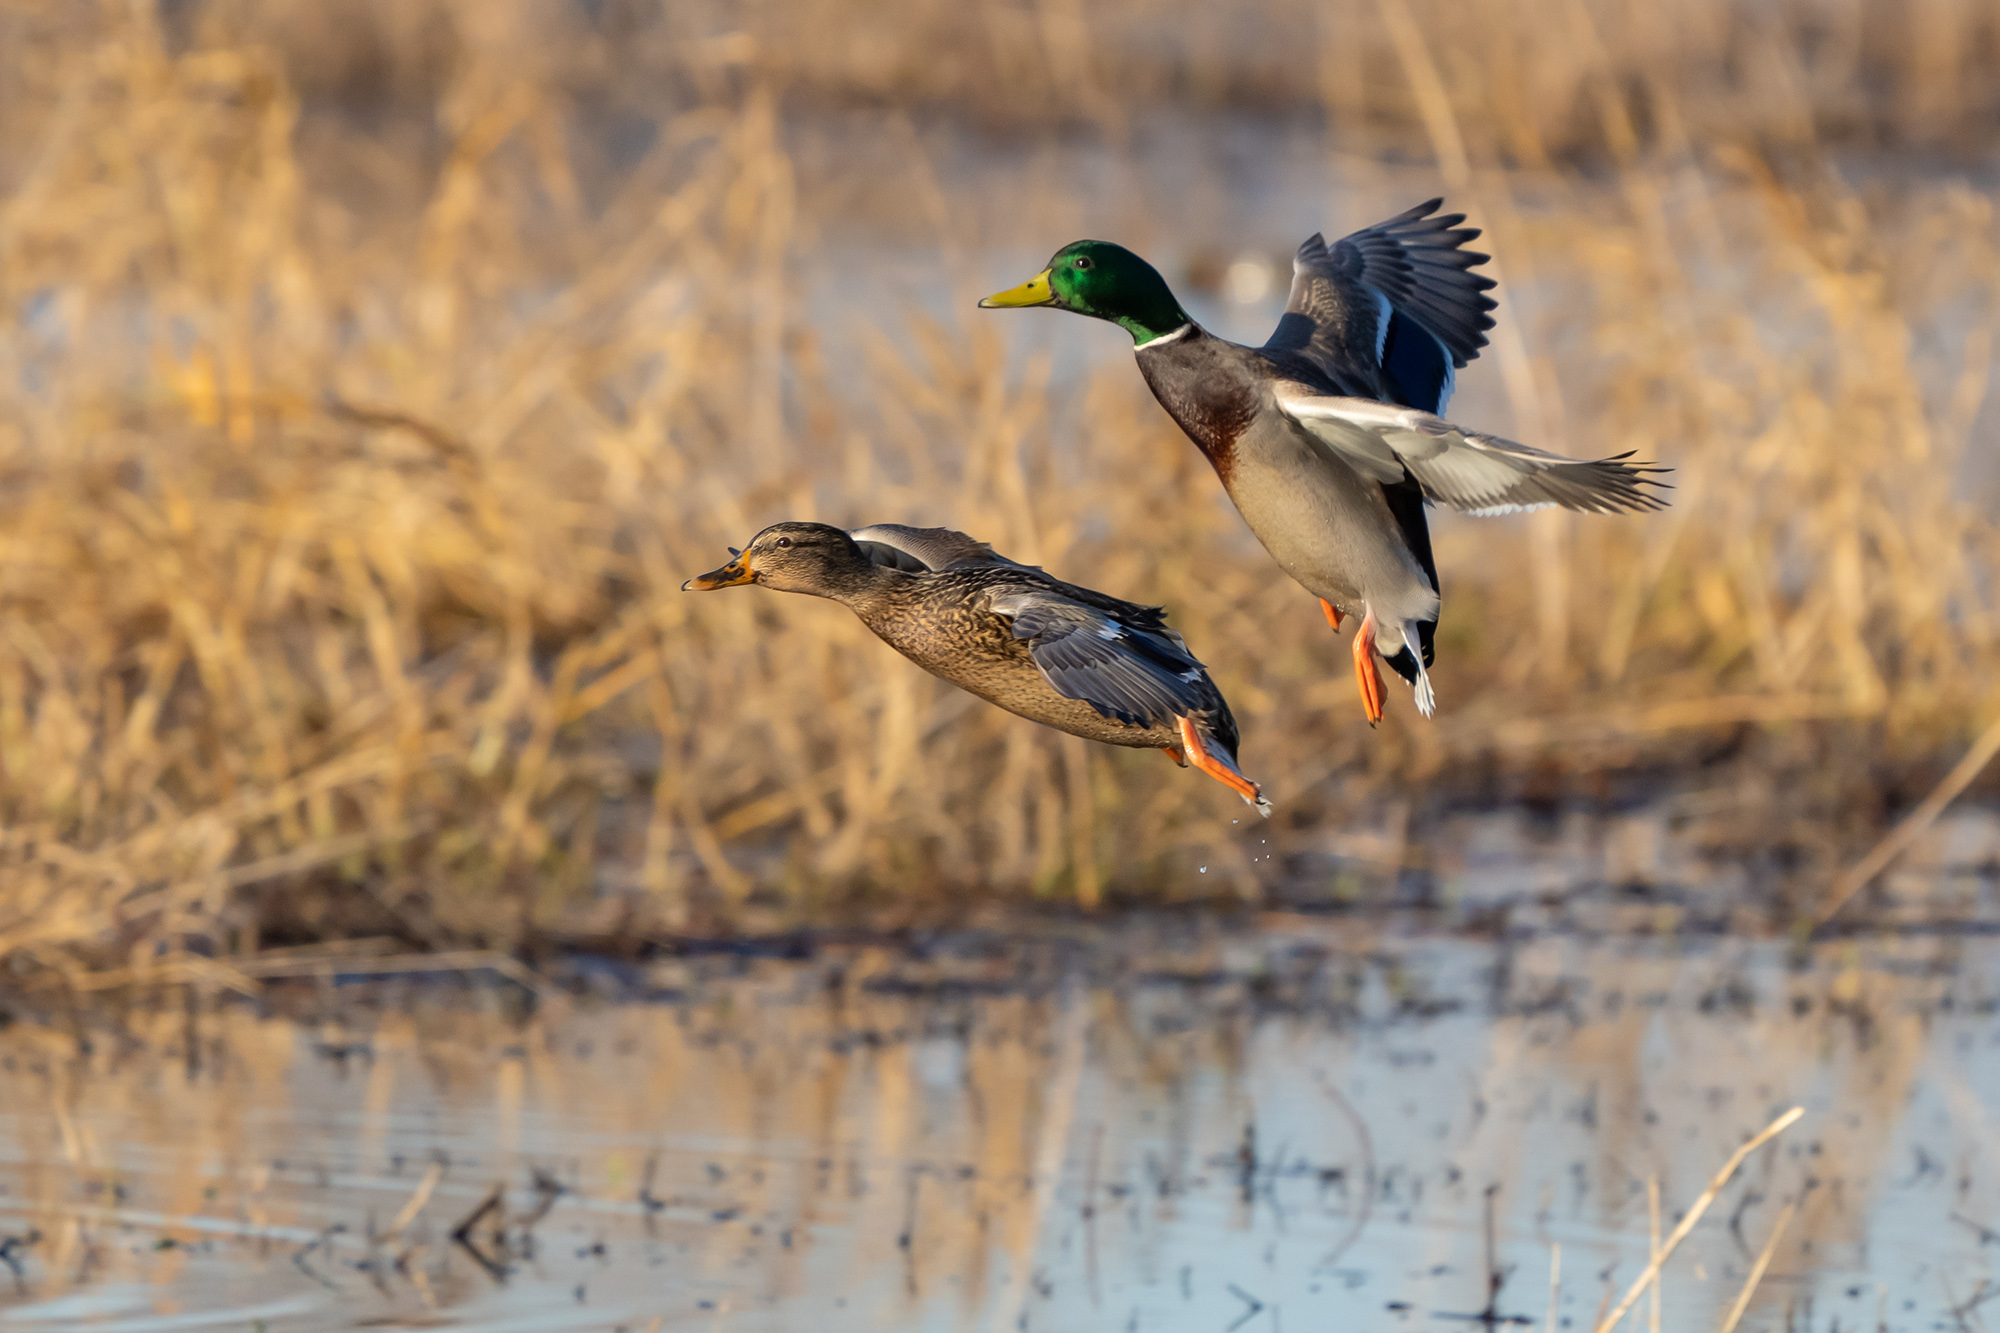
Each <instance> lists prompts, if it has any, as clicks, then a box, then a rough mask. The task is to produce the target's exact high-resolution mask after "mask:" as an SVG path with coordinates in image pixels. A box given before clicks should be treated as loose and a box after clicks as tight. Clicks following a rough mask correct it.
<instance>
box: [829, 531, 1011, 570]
mask: <svg viewBox="0 0 2000 1333" xmlns="http://www.w3.org/2000/svg"><path fill="white" fill-rule="evenodd" d="M847 535H848V536H850V537H852V538H853V539H854V540H855V542H856V544H858V545H859V546H860V547H861V549H862V551H863V552H864V553H866V554H867V556H868V558H869V559H871V560H873V561H874V562H875V563H876V564H878V565H889V566H891V567H893V568H897V569H907V570H909V571H911V572H912V573H922V572H923V571H925V570H930V571H933V572H935V571H938V570H945V569H962V568H965V567H967V566H973V565H1013V564H1014V563H1015V562H1014V561H1012V560H1009V559H1008V558H1007V557H1006V556H1004V555H1001V554H1000V553H999V552H998V551H996V550H994V549H993V547H992V545H991V544H990V543H988V542H982V541H979V540H978V539H976V538H973V537H968V536H967V535H966V534H964V533H962V532H958V531H955V530H953V529H951V528H912V527H905V526H904V525H903V524H901V523H871V524H870V525H868V526H867V527H865V528H855V529H853V530H851V531H850V532H849V533H848V534H847ZM1019 568H1023V569H1026V568H1031V566H1026V565H1022V566H1019Z"/></svg>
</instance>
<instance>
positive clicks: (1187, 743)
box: [1174, 717, 1264, 809]
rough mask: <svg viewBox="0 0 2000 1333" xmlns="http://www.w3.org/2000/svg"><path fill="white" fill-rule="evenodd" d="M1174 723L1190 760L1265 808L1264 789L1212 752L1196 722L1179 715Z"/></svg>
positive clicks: (1244, 797) (1225, 784)
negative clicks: (1202, 739) (1195, 726)
mask: <svg viewBox="0 0 2000 1333" xmlns="http://www.w3.org/2000/svg"><path fill="white" fill-rule="evenodd" d="M1174 725H1175V726H1176V727H1178V728H1180V733H1181V749H1182V750H1183V751H1185V752H1186V754H1187V757H1188V760H1189V762H1191V763H1192V764H1193V765H1194V766H1195V767H1196V768H1198V769H1200V770H1201V771H1202V772H1204V773H1206V774H1208V775H1209V776H1210V777H1212V778H1214V779H1215V780H1216V781H1217V782H1220V783H1221V784H1222V785H1223V786H1225V787H1227V788H1229V790H1231V791H1233V792H1235V793H1236V794H1237V795H1238V796H1241V797H1242V798H1243V799H1244V800H1246V801H1248V802H1250V804H1252V805H1254V806H1257V807H1258V808H1259V809H1263V808H1264V792H1263V790H1262V789H1261V788H1260V787H1258V785H1257V784H1256V783H1254V782H1252V781H1251V780H1250V779H1248V778H1246V777H1244V776H1243V775H1242V774H1241V773H1238V772H1235V771H1233V770H1232V769H1231V768H1230V767H1229V765H1227V764H1225V763H1223V762H1222V761H1221V760H1219V759H1217V758H1216V757H1215V756H1214V755H1212V754H1210V753H1209V752H1208V747H1207V746H1205V745H1203V744H1202V743H1201V733H1200V732H1198V731H1196V730H1195V729H1194V723H1192V722H1190V721H1188V720H1187V719H1186V718H1184V717H1177V718H1175V719H1174Z"/></svg>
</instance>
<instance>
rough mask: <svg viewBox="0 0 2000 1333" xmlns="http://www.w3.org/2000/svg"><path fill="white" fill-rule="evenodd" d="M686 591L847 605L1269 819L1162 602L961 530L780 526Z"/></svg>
mask: <svg viewBox="0 0 2000 1333" xmlns="http://www.w3.org/2000/svg"><path fill="white" fill-rule="evenodd" d="M729 554H730V557H731V558H730V561H729V563H728V564H726V565H724V566H722V568H720V569H717V570H712V571H711V572H709V573H707V574H703V575H701V576H700V577H699V578H692V579H689V580H688V581H687V582H686V583H683V584H682V585H681V589H682V591H684V592H707V591H710V590H712V589H716V588H733V587H737V586H740V585H742V584H746V583H761V584H763V585H764V586H765V587H768V588H776V589H777V590H779V591H780V592H802V593H808V594H810V595H812V596H814V597H826V598H830V599H831V600H833V601H836V602H839V603H840V604H841V605H842V606H845V607H846V608H847V609H848V610H850V611H852V612H854V614H855V615H857V616H859V617H861V623H862V624H864V625H866V626H868V628H869V629H871V630H873V631H874V632H875V635H876V637H878V638H880V639H881V640H882V641H883V642H884V643H886V644H888V645H889V646H890V647H891V648H894V649H895V650H896V651H897V652H899V653H901V654H902V655H903V656H905V657H907V658H909V659H910V660H911V661H912V662H915V663H916V664H917V665H918V666H920V667H922V668H923V669H924V670H926V671H928V672H930V673H931V674H932V675H934V676H940V677H942V678H944V679H945V680H948V681H950V682H951V683H952V684H954V685H956V686H958V687H959V688H960V689H963V690H967V691H969V692H971V693H973V694H976V695H978V696H979V697H980V698H982V699H985V700H986V701H988V702H989V703H994V704H998V705H999V706H1000V707H1002V708H1004V709H1006V710H1007V711H1008V712H1010V713H1014V714H1017V715H1019V716H1021V717H1025V718H1027V719H1028V720H1029V721H1031V722H1040V723H1042V724H1043V725H1044V726H1050V727H1054V728H1055V729H1056V730H1058V731H1066V732H1068V733H1070V734H1071V735H1072V736H1081V737H1083V738H1084V739H1085V740H1092V741H1103V742H1104V743H1105V744H1107V745H1125V746H1131V747H1133V748H1135V749H1155V750H1165V751H1166V752H1167V754H1168V755H1169V756H1170V757H1171V758H1172V759H1173V761H1174V762H1175V763H1177V764H1179V765H1180V766H1181V767H1182V768H1186V767H1187V766H1188V765H1189V764H1193V765H1194V766H1195V767H1196V768H1198V769H1200V770H1201V771H1202V772H1204V773H1206V774H1208V775H1209V776H1210V777H1212V778H1214V779H1215V780H1216V781H1218V782H1220V783H1222V784H1223V785H1224V786H1226V787H1228V788H1229V789H1230V790H1231V791H1233V792H1235V793H1236V794H1237V795H1239V796H1241V797H1242V798H1243V799H1244V800H1245V801H1247V802H1249V803H1250V804H1251V805H1254V806H1256V807H1257V812H1258V813H1259V814H1262V815H1266V816H1268V815H1269V814H1270V813H1271V805H1270V802H1268V801H1266V800H1265V799H1264V796H1263V793H1262V791H1260V790H1259V789H1258V786H1257V784H1256V783H1254V782H1252V781H1251V780H1250V779H1249V778H1246V777H1244V776H1243V773H1242V770H1241V769H1239V768H1237V766H1236V742H1237V738H1236V719H1235V718H1234V717H1232V716H1230V713H1229V704H1228V703H1227V702H1226V701H1225V700H1224V699H1223V697H1222V691H1220V690H1218V689H1217V688H1216V687H1215V682H1214V681H1213V680H1210V679H1209V675H1208V671H1207V670H1206V669H1205V668H1204V667H1203V666H1202V664H1201V663H1200V662H1197V661H1196V660H1195V659H1194V657H1193V655H1192V654H1190V653H1189V652H1188V649H1187V644H1186V643H1185V642H1183V641H1182V639H1181V636H1180V635H1179V634H1177V633H1175V632H1174V631H1173V630H1170V629H1168V628H1167V621H1166V614H1165V613H1164V612H1163V611H1162V610H1161V609H1160V608H1159V607H1157V606H1140V605H1138V604H1137V603H1134V602H1124V601H1120V600H1119V599H1118V598H1116V597H1108V596H1106V595H1105V594H1103V593H1101V592H1093V591H1091V590H1090V589H1089V588H1080V587H1078V586H1076V585H1075V584H1073V583H1064V582H1063V581H1062V580H1060V579H1055V578H1051V577H1049V575H1047V574H1045V573H1043V572H1042V571H1041V569H1039V568H1038V567H1035V566H1032V565H1021V564H1016V563H1015V562H1014V561H1012V560H1009V559H1007V557H1005V556H1003V555H1001V554H999V553H998V552H997V551H995V550H994V549H993V548H992V547H991V546H989V545H988V544H987V543H985V542H982V541H975V540H973V539H972V538H971V537H968V536H966V535H965V534H964V533H962V532H953V531H952V530H951V529H949V528H906V527H903V526H901V525H900V524H896V523H878V524H875V525H874V526H872V527H866V528H857V529H855V530H854V531H853V532H843V531H842V530H841V529H839V528H836V527H830V526H828V525H827V524H824V523H774V524H772V525H771V526H770V527H768V528H765V529H764V530H763V531H762V532H760V533H758V534H757V535H756V536H755V537H753V538H751V539H750V545H749V546H748V547H746V548H745V549H743V550H741V551H738V550H737V549H736V548H734V547H731V548H730V551H729Z"/></svg>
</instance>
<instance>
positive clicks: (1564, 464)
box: [1278, 394, 1671, 514]
mask: <svg viewBox="0 0 2000 1333" xmlns="http://www.w3.org/2000/svg"><path fill="white" fill-rule="evenodd" d="M1278 406H1279V407H1280V408H1281V409H1282V410H1283V411H1284V412H1285V414H1286V415H1288V416H1290V417H1291V418H1292V419H1293V420H1294V421H1296V422H1298V423H1299V425H1301V426H1303V427H1304V428H1305V429H1306V430H1307V431H1308V432H1309V433H1310V434H1312V435H1313V436H1314V437H1315V438H1316V439H1318V440H1319V441H1320V442H1321V443H1323V444H1325V445H1327V446H1328V447H1329V448H1331V449H1333V450H1334V451H1335V452H1336V453H1338V454H1339V455H1340V456H1341V458H1342V459H1343V460H1344V461H1346V462H1348V463H1349V464H1351V465H1352V466H1354V467H1355V468H1356V469H1357V470H1359V471H1361V472H1363V473H1364V474H1365V475H1368V476H1372V477H1376V478H1377V479H1378V480H1380V479H1381V475H1380V474H1381V472H1382V471H1383V470H1384V468H1385V465H1386V463H1387V461H1388V460H1389V459H1394V460H1395V461H1396V462H1397V463H1398V464H1399V465H1400V466H1401V467H1402V468H1404V469H1406V470H1407V472H1408V475H1409V476H1410V477H1411V478H1413V479H1415V481H1416V483H1417V484H1418V485H1419V486H1421V487H1423V491H1424V494H1425V495H1426V496H1427V497H1429V498H1430V499H1432V500H1435V501H1437V502H1439V503H1440V504H1448V505H1450V506H1451V507H1452V508H1454V509H1459V510H1463V511H1464V512H1466V513H1468V514H1504V513H1508V512H1510V511H1513V510H1519V509H1542V508H1546V507H1547V506H1550V505H1560V506H1562V507H1563V508H1564V509H1574V510H1577V511H1578V512H1581V513H1598V514H1612V513H1619V512H1626V511H1635V510H1645V509H1664V508H1666V504H1667V502H1666V500H1665V499H1663V498H1662V497H1661V496H1660V495H1658V494H1657V493H1656V492H1657V491H1660V490H1664V489H1667V488H1666V486H1665V484H1664V483H1662V482H1658V481H1655V480H1653V476H1652V474H1655V473H1661V472H1667V471H1670V470H1671V469H1668V468H1659V467H1654V466H1652V465H1651V464H1648V463H1634V462H1630V461H1628V460H1629V459H1630V458H1631V455H1630V454H1629V453H1628V454H1619V455H1617V456H1615V457H1612V458H1600V459H1596V460H1585V459H1576V458H1564V457H1563V456H1562V455H1561V454H1552V453H1549V452H1547V451H1546V450H1543V449H1536V448H1533V447H1531V446H1529V445H1525V444H1516V443H1514V442H1513V441H1512V440H1503V439H1501V438H1500V437H1499V436H1497V435H1482V434H1480V433H1479V432H1477V431H1469V430H1465V429H1463V428H1461V427H1458V426H1454V425H1452V423H1450V422H1449V421H1446V420H1444V419H1443V418H1441V417H1438V416H1435V415H1433V414H1432V413H1429V412H1420V411H1418V410H1416V409H1415V408H1407V407H1397V406H1395V405H1393V404H1389V403H1376V402H1370V401H1368V400H1366V399H1361V398H1322V397H1311V396H1306V395H1298V394H1280V395H1278ZM1649 488H1650V489H1649Z"/></svg>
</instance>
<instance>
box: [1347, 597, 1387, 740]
mask: <svg viewBox="0 0 2000 1333" xmlns="http://www.w3.org/2000/svg"><path fill="white" fill-rule="evenodd" d="M1354 679H1355V682H1356V683H1357V684H1359V685H1360V686H1361V707H1362V710H1363V711H1364V712H1366V713H1367V714H1368V725H1369V726H1371V727H1372V726H1374V725H1375V724H1376V723H1377V722H1380V721H1381V720H1382V707H1383V705H1384V704H1385V703H1387V702H1388V698H1389V695H1388V692H1387V691H1386V690H1384V689H1383V688H1382V669H1381V668H1380V667H1378V666H1377V665H1376V664H1375V613H1374V612H1373V611H1370V612H1369V613H1368V614H1367V615H1366V616H1364V617H1362V620H1361V628H1360V630H1359V631H1358V632H1356V634H1355V636H1354Z"/></svg>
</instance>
